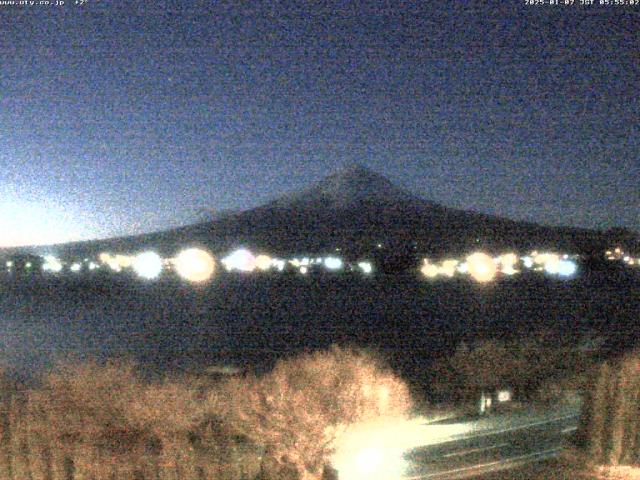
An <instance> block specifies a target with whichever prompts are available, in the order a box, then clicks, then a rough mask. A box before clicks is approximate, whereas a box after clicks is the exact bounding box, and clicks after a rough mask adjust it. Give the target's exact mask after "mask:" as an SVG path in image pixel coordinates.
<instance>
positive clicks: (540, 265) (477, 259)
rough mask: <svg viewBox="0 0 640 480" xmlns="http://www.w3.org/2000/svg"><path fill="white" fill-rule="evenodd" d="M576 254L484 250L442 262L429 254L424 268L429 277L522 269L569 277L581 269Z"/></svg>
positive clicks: (481, 278) (488, 275)
mask: <svg viewBox="0 0 640 480" xmlns="http://www.w3.org/2000/svg"><path fill="white" fill-rule="evenodd" d="M576 258H577V257H576V256H575V255H573V256H570V255H568V254H564V255H560V254H557V253H552V252H538V251H535V250H534V251H533V252H531V254H529V255H525V256H523V257H519V256H518V255H517V254H516V253H513V252H509V253H504V254H502V255H499V256H497V257H492V256H490V255H488V254H487V253H484V252H475V253H472V254H471V255H469V256H467V257H466V258H465V259H464V260H458V259H446V260H442V261H441V262H439V263H432V262H431V261H430V260H429V259H427V258H425V259H424V261H423V264H422V267H421V269H420V271H421V272H422V274H423V275H424V276H425V277H426V278H429V279H436V278H453V277H454V276H456V275H458V274H461V275H468V276H470V277H471V278H472V279H473V280H475V281H476V282H478V283H487V282H491V281H493V280H494V279H495V278H496V276H497V275H499V274H502V275H508V276H511V275H515V274H517V273H520V272H521V271H522V269H531V270H534V271H544V272H546V273H547V274H549V275H554V276H559V277H565V278H567V277H572V276H574V275H575V274H576V272H577V270H578V266H577V264H576V262H575V259H576Z"/></svg>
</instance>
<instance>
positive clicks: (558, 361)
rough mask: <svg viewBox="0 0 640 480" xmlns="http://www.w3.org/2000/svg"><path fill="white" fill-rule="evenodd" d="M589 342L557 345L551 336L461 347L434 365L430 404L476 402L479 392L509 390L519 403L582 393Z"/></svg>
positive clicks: (589, 356) (589, 362) (588, 363)
mask: <svg viewBox="0 0 640 480" xmlns="http://www.w3.org/2000/svg"><path fill="white" fill-rule="evenodd" d="M589 340H590V339H589V338H584V339H582V341H580V342H576V341H575V339H574V340H567V342H566V343H564V344H563V343H561V341H559V340H558V338H557V335H554V334H553V333H552V332H545V331H542V332H537V333H536V334H532V335H530V336H528V337H527V338H520V339H510V340H502V339H490V340H483V341H478V342H474V343H466V342H462V343H461V344H460V345H458V347H457V349H456V351H455V352H454V354H453V355H452V356H451V357H448V358H445V359H443V360H440V361H437V362H435V363H434V365H433V366H432V368H431V370H430V380H429V385H430V390H431V396H432V398H433V399H434V400H440V401H449V402H460V401H469V400H476V399H477V398H479V394H480V392H481V391H491V390H496V389H500V388H510V389H512V390H513V391H514V393H515V398H518V399H521V400H549V401H554V400H558V399H560V398H561V397H562V396H563V395H567V394H571V393H575V392H579V391H580V390H582V389H583V387H584V384H585V381H586V379H587V378H588V374H589V372H590V368H591V366H592V365H593V358H592V351H591V350H590V348H589V345H588V344H589Z"/></svg>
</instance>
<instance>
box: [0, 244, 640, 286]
mask: <svg viewBox="0 0 640 480" xmlns="http://www.w3.org/2000/svg"><path fill="white" fill-rule="evenodd" d="M336 252H339V249H336ZM605 255H606V258H607V259H609V260H612V261H622V262H624V263H625V264H627V265H630V266H640V258H634V257H633V256H632V255H630V254H629V253H627V252H625V251H623V250H622V248H620V247H617V248H615V249H611V250H607V251H606V252H605ZM34 258H35V257H34ZM577 258H578V256H577V255H568V254H559V253H554V252H538V251H535V250H534V251H532V252H530V253H529V254H527V255H523V256H519V255H518V254H516V253H513V252H507V253H504V254H501V255H498V256H491V255H489V254H487V253H484V252H475V253H472V254H470V255H469V256H467V257H466V258H464V259H455V258H448V259H444V260H441V261H439V262H435V263H434V262H432V261H431V260H429V259H426V258H425V259H424V261H423V263H422V265H421V268H420V272H421V273H422V275H423V276H424V277H426V278H428V279H438V278H453V277H455V276H460V275H465V276H469V277H471V278H472V279H473V280H475V281H476V282H479V283H488V282H491V281H493V280H494V279H495V278H496V277H497V276H499V275H506V276H511V275H516V274H518V273H520V272H522V271H523V270H533V271H540V272H544V273H546V274H548V275H552V276H557V277H562V278H569V277H573V276H574V275H575V274H576V273H577V270H578V267H577V263H576V259H577ZM36 260H38V259H37V258H36ZM36 260H33V261H26V263H25V262H24V261H23V262H22V263H21V262H17V263H16V262H14V260H7V261H6V262H5V267H6V270H7V271H8V272H9V273H11V272H12V271H14V270H15V269H16V268H22V269H24V270H34V269H36V268H40V267H41V268H42V270H43V271H45V272H50V273H60V272H62V271H63V270H64V269H65V268H66V269H68V270H69V271H71V272H73V273H80V272H83V271H93V270H98V269H100V268H107V269H110V270H111V271H113V272H122V271H125V270H131V271H133V272H135V274H136V275H137V276H138V277H140V278H142V279H146V280H153V279H156V278H158V277H159V276H160V275H162V273H163V272H164V271H167V270H168V271H174V272H176V273H177V274H178V275H179V276H180V277H181V278H183V279H185V280H187V281H189V282H193V283H199V282H205V281H207V280H209V279H211V278H212V277H213V275H214V273H215V271H216V265H217V262H216V259H215V258H214V256H213V255H212V254H211V253H209V252H208V251H206V250H203V249H200V248H187V249H185V250H182V251H181V252H179V253H178V254H177V255H176V256H175V257H174V258H162V257H161V256H160V255H159V254H158V253H156V252H154V251H151V250H149V251H144V252H140V253H138V254H136V255H125V254H120V253H117V254H111V253H107V252H105V253H101V254H100V255H99V257H98V259H96V260H95V261H94V260H91V259H89V258H84V259H83V260H78V261H73V262H71V263H65V262H63V261H62V260H60V259H58V258H56V257H55V256H53V255H45V256H43V257H41V258H40V260H41V262H40V263H38V262H37V261H36ZM34 262H35V264H34ZM220 263H221V264H222V266H223V267H224V269H225V270H226V271H229V272H243V273H250V272H256V271H258V272H267V271H278V272H282V271H284V270H285V268H287V269H289V270H293V271H297V272H299V273H300V274H302V275H306V274H308V273H309V272H311V271H317V270H326V271H330V272H339V271H353V272H359V273H361V274H364V275H371V274H372V273H373V272H374V269H373V265H372V263H371V262H369V261H366V260H362V261H358V262H354V263H350V262H346V261H344V260H343V259H342V258H340V257H339V256H337V255H335V254H334V255H329V256H324V257H300V258H291V259H288V260H285V259H280V258H273V257H271V256H269V255H266V254H264V253H260V254H254V253H253V252H251V251H250V250H248V249H245V248H240V249H238V250H235V251H233V252H231V253H229V254H228V255H227V256H225V257H223V258H222V259H221V260H220Z"/></svg>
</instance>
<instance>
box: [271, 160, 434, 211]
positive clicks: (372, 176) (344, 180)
mask: <svg viewBox="0 0 640 480" xmlns="http://www.w3.org/2000/svg"><path fill="white" fill-rule="evenodd" d="M405 202H419V203H424V200H422V199H420V198H419V197H417V196H415V195H413V194H411V193H409V192H408V191H406V190H404V189H402V188H399V187H396V186H395V185H394V184H393V183H391V182H390V181H389V180H388V179H387V178H385V177H383V176H382V175H380V174H378V173H376V172H374V171H372V170H369V169H368V168H366V167H364V166H362V165H359V164H355V165H352V166H349V167H346V168H343V169H340V170H338V171H336V172H334V173H332V174H330V175H329V176H327V177H325V178H324V179H322V180H320V181H319V182H316V183H315V184H313V185H311V186H310V187H308V188H306V189H304V190H301V191H298V192H294V193H290V194H288V195H284V196H283V197H281V198H279V199H278V200H276V201H274V202H272V203H271V204H269V206H270V207H277V208H298V209H300V208H316V207H325V208H326V207H330V208H334V209H340V210H341V209H348V208H353V207H355V206H358V205H361V204H363V203H372V204H380V205H389V204H397V203H405Z"/></svg>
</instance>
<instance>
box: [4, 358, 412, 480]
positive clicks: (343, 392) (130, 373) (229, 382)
mask: <svg viewBox="0 0 640 480" xmlns="http://www.w3.org/2000/svg"><path fill="white" fill-rule="evenodd" d="M411 407H412V400H411V395H410V393H409V390H408V388H407V386H406V384H405V383H404V382H403V381H402V380H401V379H399V378H398V377H397V376H396V375H395V374H394V373H393V372H391V371H390V370H389V369H388V368H386V366H385V364H384V362H383V361H381V360H380V359H379V358H378V357H376V356H375V355H373V354H371V353H367V352H363V351H354V350H350V349H341V348H332V349H331V350H329V351H322V352H317V353H312V354H305V355H301V356H297V357H295V358H291V359H288V360H282V361H280V362H278V363H277V365H276V366H275V368H274V369H273V370H272V371H271V372H269V373H268V374H266V375H262V376H255V375H251V374H242V375H237V376H233V377H230V378H222V379H220V378H218V379H212V378H209V377H205V376H192V377H182V378H173V379H171V378H166V379H164V380H162V381H148V380H145V379H143V378H142V377H141V376H140V375H139V374H138V373H137V371H136V368H135V366H134V365H132V364H130V363H122V362H120V363H118V362H111V363H107V364H98V363H91V362H88V363H87V362H84V363H66V364H60V365H58V366H57V368H56V369H55V370H54V371H53V372H52V373H49V374H47V375H45V376H44V377H43V378H42V380H41V383H40V385H39V386H38V387H37V388H30V389H23V388H19V386H17V385H15V384H12V383H11V382H10V381H8V380H7V379H6V378H5V379H4V380H3V384H2V394H1V398H0V429H1V431H0V478H2V479H8V480H22V479H25V480H27V479H28V480H81V479H82V480H85V479H86V480H89V479H93V480H99V479H109V480H111V479H113V480H129V479H131V480H146V479H153V480H192V479H194V480H205V479H216V480H236V479H237V480H240V479H257V478H259V479H262V480H269V479H274V480H275V479H278V480H280V479H287V478H290V479H320V478H323V475H324V476H325V478H326V477H327V475H329V474H330V472H331V469H330V468H329V467H328V464H329V459H330V456H331V455H332V453H333V450H334V449H335V446H336V442H337V441H339V439H340V436H341V435H343V434H344V433H345V432H347V431H348V430H349V428H350V426H351V425H354V424H356V423H358V422H364V421H367V420H371V419H379V418H381V417H385V418H386V417H390V418H400V417H403V418H404V417H405V416H406V415H407V414H408V412H409V410H410V409H411Z"/></svg>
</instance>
